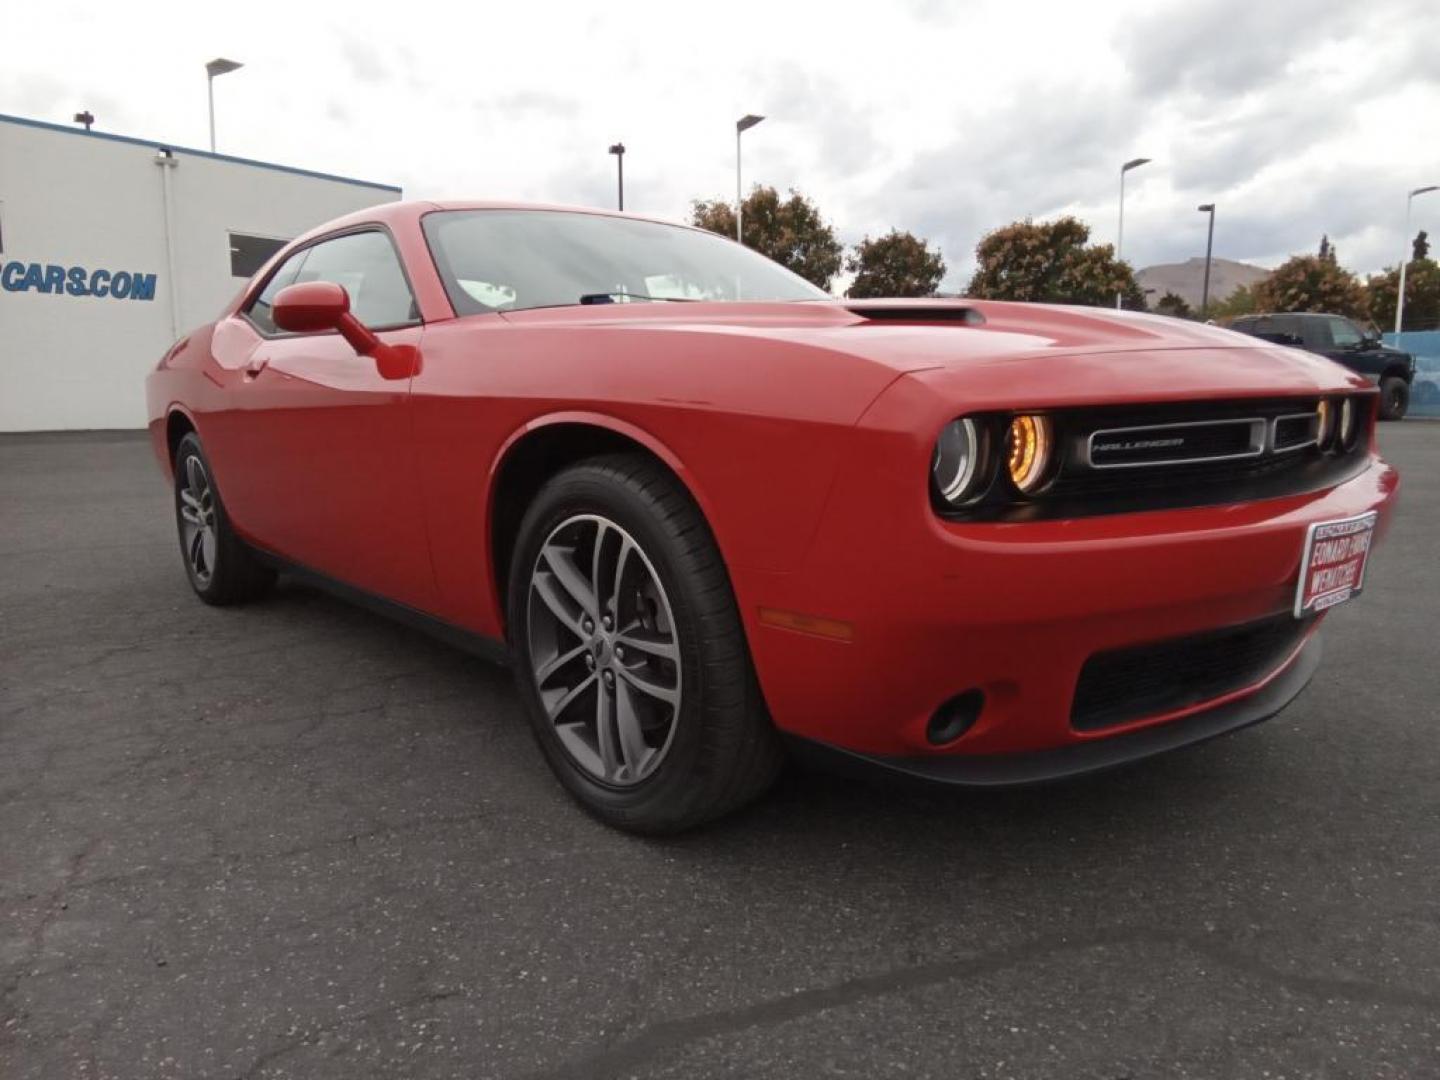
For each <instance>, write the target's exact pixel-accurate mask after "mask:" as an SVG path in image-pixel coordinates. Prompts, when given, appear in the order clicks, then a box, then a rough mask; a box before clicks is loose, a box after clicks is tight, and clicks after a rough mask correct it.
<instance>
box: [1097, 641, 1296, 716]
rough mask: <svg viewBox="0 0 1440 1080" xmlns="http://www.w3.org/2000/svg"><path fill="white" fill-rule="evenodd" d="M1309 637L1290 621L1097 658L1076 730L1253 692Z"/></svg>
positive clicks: (1113, 652)
mask: <svg viewBox="0 0 1440 1080" xmlns="http://www.w3.org/2000/svg"><path fill="white" fill-rule="evenodd" d="M1307 629H1308V624H1306V623H1303V622H1301V621H1300V620H1298V619H1295V618H1292V617H1291V616H1289V615H1282V616H1277V617H1275V618H1271V619H1264V620H1262V621H1260V622H1253V623H1245V624H1243V625H1241V626H1231V627H1227V628H1226V629H1224V630H1212V631H1208V632H1206V633H1203V634H1193V635H1191V636H1189V637H1183V638H1173V639H1171V640H1169V641H1158V642H1154V643H1151V644H1148V645H1137V646H1133V647H1131V648H1127V649H1115V650H1113V651H1110V652H1103V653H1096V654H1095V655H1094V656H1092V657H1090V659H1089V660H1087V661H1085V666H1084V667H1083V668H1081V670H1080V680H1079V682H1078V683H1077V684H1076V687H1075V698H1074V701H1073V702H1072V704H1071V707H1070V726H1071V727H1073V728H1075V729H1076V730H1077V731H1097V730H1100V729H1101V728H1107V727H1114V726H1115V725H1117V724H1125V723H1129V722H1130V721H1132V720H1142V719H1144V718H1145V717H1147V716H1159V715H1162V714H1164V713H1169V712H1174V711H1176V710H1178V709H1185V708H1189V707H1190V706H1192V705H1199V704H1200V703H1202V702H1205V701H1210V700H1212V699H1214V698H1218V697H1221V696H1223V695H1225V694H1229V693H1232V692H1234V691H1236V690H1243V689H1244V688H1245V687H1247V686H1253V685H1254V684H1255V683H1257V682H1259V681H1260V680H1261V679H1263V678H1265V676H1267V675H1269V674H1270V673H1271V672H1273V671H1275V670H1276V669H1277V668H1278V667H1279V666H1280V665H1281V664H1282V663H1284V661H1285V659H1286V657H1288V656H1289V655H1290V654H1291V653H1292V652H1293V651H1294V649H1295V647H1296V646H1297V645H1299V643H1300V640H1301V638H1303V637H1304V635H1305V633H1306V630H1307Z"/></svg>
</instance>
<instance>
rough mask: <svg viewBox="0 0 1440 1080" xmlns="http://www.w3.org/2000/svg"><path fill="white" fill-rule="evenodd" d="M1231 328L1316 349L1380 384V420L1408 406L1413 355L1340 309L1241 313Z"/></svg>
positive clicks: (1401, 413) (1392, 417)
mask: <svg viewBox="0 0 1440 1080" xmlns="http://www.w3.org/2000/svg"><path fill="white" fill-rule="evenodd" d="M1230 329H1231V330H1239V331H1240V332H1241V333H1242V334H1250V335H1252V336H1254V337H1258V338H1264V339H1265V340H1266V341H1273V342H1275V343H1276V344H1279V345H1293V346H1295V347H1296V348H1297V349H1304V350H1305V351H1306V352H1313V353H1319V354H1320V355H1321V356H1326V357H1329V358H1330V359H1331V360H1334V361H1335V362H1336V363H1338V364H1343V365H1344V366H1345V367H1347V368H1349V369H1350V370H1351V371H1354V372H1356V373H1357V374H1360V375H1364V376H1365V377H1366V378H1367V379H1369V380H1370V381H1371V382H1373V383H1375V384H1377V385H1378V386H1379V387H1380V418H1381V419H1382V420H1399V419H1400V418H1401V417H1402V416H1404V415H1405V410H1406V409H1408V408H1409V407H1410V383H1411V381H1412V380H1413V379H1414V378H1415V358H1414V357H1412V356H1411V355H1410V354H1409V353H1406V352H1401V351H1400V350H1399V349H1392V348H1390V347H1389V346H1388V345H1382V344H1381V343H1380V335H1379V334H1377V333H1376V332H1375V331H1374V330H1373V329H1366V330H1362V329H1360V327H1358V326H1356V325H1355V324H1354V323H1353V322H1351V321H1350V320H1349V319H1347V318H1345V317H1344V316H1343V315H1322V314H1320V313H1319V312H1309V311H1307V312H1287V313H1283V314H1276V315H1242V316H1240V317H1239V318H1238V319H1235V320H1234V321H1233V322H1231V323H1230Z"/></svg>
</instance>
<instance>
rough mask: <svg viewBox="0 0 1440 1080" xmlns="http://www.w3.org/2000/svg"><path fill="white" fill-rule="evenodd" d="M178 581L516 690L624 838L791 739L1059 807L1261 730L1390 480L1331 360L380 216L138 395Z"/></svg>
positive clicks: (754, 772) (647, 229)
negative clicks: (386, 641) (270, 603)
mask: <svg viewBox="0 0 1440 1080" xmlns="http://www.w3.org/2000/svg"><path fill="white" fill-rule="evenodd" d="M147 391H148V399H149V410H150V413H149V415H150V418H151V419H150V430H151V434H152V436H153V441H154V446H155V452H156V454H157V455H158V457H159V459H160V462H161V464H162V465H163V467H164V469H165V470H166V473H167V475H169V476H171V477H173V481H174V491H175V517H176V523H177V525H178V528H179V534H180V548H181V552H182V554H183V556H184V562H185V569H186V572H187V573H188V575H189V578H190V583H191V584H192V585H193V586H194V589H195V592H196V593H197V594H198V595H199V596H200V598H201V599H202V600H204V601H206V602H207V603H211V604H229V603H235V602H237V601H242V600H248V599H251V598H254V597H256V596H258V595H260V594H261V593H263V592H264V590H265V589H266V588H267V587H268V586H269V585H270V584H271V583H272V582H273V580H274V578H275V574H276V572H277V571H283V572H286V573H289V574H293V575H297V576H300V577H303V578H305V579H308V580H311V581H314V582H317V583H321V584H325V585H328V586H330V587H332V588H334V589H336V590H338V591H340V592H341V593H343V594H345V595H347V596H349V597H350V598H352V599H355V600H357V601H360V602H363V603H366V604H369V605H371V606H375V607H378V608H381V609H383V610H385V611H387V612H389V613H391V614H394V615H397V616H400V617H402V618H404V619H407V620H409V621H411V622H413V623H416V624H419V625H423V626H425V627H428V628H430V629H432V630H436V631H439V632H441V633H443V634H444V635H445V636H447V637H448V638H451V639H452V640H455V641H457V642H461V643H467V644H469V645H471V646H473V647H478V648H479V649H480V650H481V651H484V652H488V653H491V654H493V655H495V656H496V657H502V658H505V659H507V660H508V661H509V662H510V663H511V664H512V665H513V667H514V669H515V673H516V681H517V684H518V686H519V691H520V697H521V699H522V700H523V702H524V705H525V709H526V711H527V713H528V714H529V718H530V721H531V723H532V724H533V726H534V729H535V734H536V736H537V738H538V740H539V744H540V747H541V749H542V750H543V752H544V754H545V757H546V758H547V759H548V761H549V763H550V765H551V767H552V768H553V769H554V771H555V773H556V775H557V776H558V777H559V779H560V781H561V782H562V783H563V784H564V785H565V787H566V788H567V789H568V790H569V791H570V792H571V794H572V795H574V796H575V797H576V798H577V799H578V800H579V801H580V802H581V803H582V804H583V805H584V806H585V807H587V808H588V809H589V810H591V811H592V812H594V813H595V814H597V815H599V816H600V817H601V818H603V819H604V820H606V821H608V822H611V823H612V824H615V825H618V826H620V827H622V828H627V829H633V830H637V831H646V832H662V831H673V830H677V829H682V828H685V827H687V826H691V825H694V824H696V823H698V822H701V821H704V820H706V819H708V818H712V817H715V816H717V815H719V814H722V813H724V812H726V811H728V810H731V809H732V808H734V807H736V806H738V805H740V804H741V803H743V802H745V801H746V800H748V799H751V798H753V797H754V796H755V795H757V794H758V793H759V792H761V791H763V790H764V789H765V787H766V785H767V784H769V783H770V781H771V780H772V778H773V777H774V776H775V774H776V771H777V769H778V768H779V767H780V764H781V761H782V758H783V753H784V749H785V747H786V746H787V745H788V746H789V747H790V748H792V749H796V750H800V751H805V752H808V753H811V754H815V755H819V756H824V757H828V758H831V759H835V760H838V761H840V762H842V763H845V764H848V765H854V766H866V767H870V768H875V769H879V770H881V771H882V772H890V773H900V774H907V775H911V776H915V777H922V778H926V779H930V780H936V781H941V782H948V783H954V784H979V785H996V784H1013V783H1024V782H1030V781H1037V780H1047V779H1054V778H1058V777H1065V776H1069V775H1072V774H1076V773H1081V772H1086V771H1090V770H1094V769H1100V768H1105V767H1108V766H1112V765H1116V764H1119V763H1122V762H1127V761H1132V760H1135V759H1138V758H1142V757H1145V756H1147V755H1150V754H1154V753H1157V752H1160V751H1164V750H1168V749H1171V748H1174V747H1178V746H1182V745H1185V744H1188V743H1194V742H1198V741H1200V740H1203V739H1208V738H1210V737H1212V736H1215V735H1219V734H1222V733H1224V732H1227V731H1233V730H1235V729H1237V728H1240V727H1244V726H1245V725H1248V724H1252V723H1255V722H1256V721H1259V720H1263V719H1264V718H1266V717H1268V716H1272V715H1274V714H1275V713H1276V712H1277V711H1279V710H1280V709H1281V708H1283V707H1284V706H1285V705H1286V704H1287V703H1288V702H1289V701H1290V700H1291V699H1292V698H1294V697H1295V696H1296V694H1298V693H1299V692H1300V690H1301V688H1302V687H1304V685H1305V683H1306V682H1307V681H1308V680H1309V679H1310V677H1311V675H1312V674H1313V673H1314V671H1315V667H1316V664H1317V663H1318V660H1319V654H1320V643H1319V640H1318V638H1317V635H1316V629H1317V627H1318V625H1319V623H1320V622H1321V620H1322V619H1323V617H1324V616H1323V613H1324V611H1325V610H1326V609H1327V608H1329V607H1331V606H1333V605H1334V604H1337V603H1340V602H1342V601H1344V600H1346V599H1348V598H1350V597H1352V596H1354V595H1355V594H1357V593H1358V592H1359V591H1360V589H1361V587H1362V585H1363V583H1364V574H1365V563H1366V558H1367V556H1368V553H1369V550H1370V547H1371V545H1372V543H1373V541H1374V540H1375V539H1376V538H1377V536H1378V534H1379V532H1380V531H1381V529H1383V526H1384V525H1385V523H1386V519H1387V515H1388V511H1389V509H1390V507H1391V504H1392V503H1393V500H1394V498H1395V494H1396V490H1397V486H1398V478H1397V475H1396V473H1395V471H1394V469H1392V468H1391V467H1390V466H1388V465H1387V464H1385V463H1384V462H1383V461H1381V460H1380V458H1379V457H1377V456H1376V454H1375V451H1374V446H1373V433H1374V418H1375V402H1376V397H1375V391H1374V388H1373V387H1371V386H1370V385H1369V384H1368V383H1367V382H1366V381H1365V380H1364V379H1362V378H1360V377H1359V376H1356V375H1353V374H1351V373H1350V372H1348V371H1346V370H1345V369H1343V368H1341V367H1339V366H1337V365H1335V364H1333V363H1331V362H1329V361H1327V360H1324V359H1321V358H1319V357H1316V356H1312V355H1309V354H1307V353H1303V352H1298V351H1296V350H1293V349H1288V348H1282V347H1278V346H1274V345H1270V344H1267V343H1264V342H1261V341H1259V340H1257V339H1255V338H1252V337H1245V336H1242V335H1240V334H1233V333H1230V332H1228V331H1224V330H1219V329H1215V328H1213V327H1207V326H1199V325H1195V324H1192V323H1185V322H1179V321H1176V320H1172V319H1166V318H1160V317H1151V316H1145V315H1134V314H1123V313H1118V312H1110V311H1102V310H1095V309H1081V308H1060V307H1044V306H1039V305H1033V304H1006V303H994V302H972V301H967V300H958V301H948V300H945V301H938V300H937V301H863V302H857V301H845V300H836V299H834V298H832V297H830V296H829V295H827V294H825V293H822V292H820V291H819V290H818V289H815V288H813V287H812V286H810V285H809V284H807V283H806V282H805V281H803V280H801V279H800V278H798V277H796V276H794V275H793V274H791V273H789V272H788V271H786V270H784V269H782V268H781V267H779V266H777V265H775V264H774V263H771V262H769V261H767V260H766V259H764V258H762V257H761V256H759V255H757V254H755V253H754V252H752V251H750V250H748V249H746V248H743V247H741V246H739V245H737V244H734V243H732V242H730V241H728V240H725V239H722V238H721V237H719V236H715V235H712V234H710V233H707V232H702V231H699V230H696V229H691V228H687V227H684V226H677V225H672V224H666V223H663V222H659V221H652V220H648V219H645V218H642V217H637V216H632V215H620V214H612V213H605V212H600V211H593V210H570V209H562V208H553V207H535V206H520V205H505V204H488V203H473V204H459V203H449V204H434V203H408V204H392V205H388V206H382V207H376V208H374V209H370V210H365V211H362V212H360V213H357V214H353V215H351V216H349V217H346V218H342V219H340V220H338V221H335V222H332V223H331V224H329V225H325V226H323V227H321V228H319V229H317V230H315V231H314V232H312V233H310V234H309V235H307V236H304V237H301V238H300V239H299V240H296V241H294V242H293V243H291V244H290V245H289V246H288V247H286V248H285V249H284V250H282V251H281V252H280V253H279V254H277V255H276V256H275V258H274V259H272V260H271V262H270V263H269V264H268V265H267V266H266V267H265V268H264V269H263V270H261V272H260V273H259V274H258V275H257V276H256V278H255V279H254V281H253V282H251V283H250V285H249V286H248V287H247V288H246V289H245V290H244V292H243V293H242V294H241V295H240V296H239V297H238V298H237V299H236V301H235V302H234V303H233V304H232V305H231V306H230V307H229V308H228V309H227V310H226V311H225V312H224V314H222V315H221V316H220V318H219V319H217V320H216V321H215V322H214V323H212V324H210V325H208V326H205V327H202V328H201V329H199V330H196V331H195V332H194V333H192V334H190V335H189V336H188V337H186V338H184V339H183V340H181V341H180V342H178V343H177V344H176V345H174V346H173V347H172V348H171V349H170V351H169V352H167V353H166V355H165V357H164V359H162V360H161V361H160V364H159V366H158V368H157V369H156V370H155V372H154V373H153V374H152V375H150V377H149V380H148V385H147Z"/></svg>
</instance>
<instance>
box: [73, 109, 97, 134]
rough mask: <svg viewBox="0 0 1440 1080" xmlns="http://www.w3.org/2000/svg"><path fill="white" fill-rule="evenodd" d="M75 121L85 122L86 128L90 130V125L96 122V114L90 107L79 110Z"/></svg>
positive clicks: (78, 122)
mask: <svg viewBox="0 0 1440 1080" xmlns="http://www.w3.org/2000/svg"><path fill="white" fill-rule="evenodd" d="M75 123H77V124H84V125H85V130H86V131H89V130H90V125H91V124H93V123H95V114H94V113H92V112H91V111H90V110H89V109H86V110H85V111H84V112H77V113H76V114H75Z"/></svg>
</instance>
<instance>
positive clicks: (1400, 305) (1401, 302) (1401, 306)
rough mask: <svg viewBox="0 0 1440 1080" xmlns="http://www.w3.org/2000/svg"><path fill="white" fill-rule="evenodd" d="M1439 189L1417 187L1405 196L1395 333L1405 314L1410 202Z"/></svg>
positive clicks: (1437, 185) (1438, 185)
mask: <svg viewBox="0 0 1440 1080" xmlns="http://www.w3.org/2000/svg"><path fill="white" fill-rule="evenodd" d="M1427 191H1440V184H1430V185H1428V186H1426V187H1417V188H1416V189H1415V190H1414V191H1412V192H1410V194H1409V195H1407V196H1405V251H1404V252H1403V253H1402V254H1401V256H1400V291H1399V293H1398V294H1397V295H1396V297H1395V333H1397V334H1398V333H1400V318H1401V316H1403V315H1404V314H1405V264H1406V263H1408V262H1409V261H1410V203H1411V201H1412V200H1413V199H1414V198H1415V196H1416V195H1424V194H1425V193H1426V192H1427Z"/></svg>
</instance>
